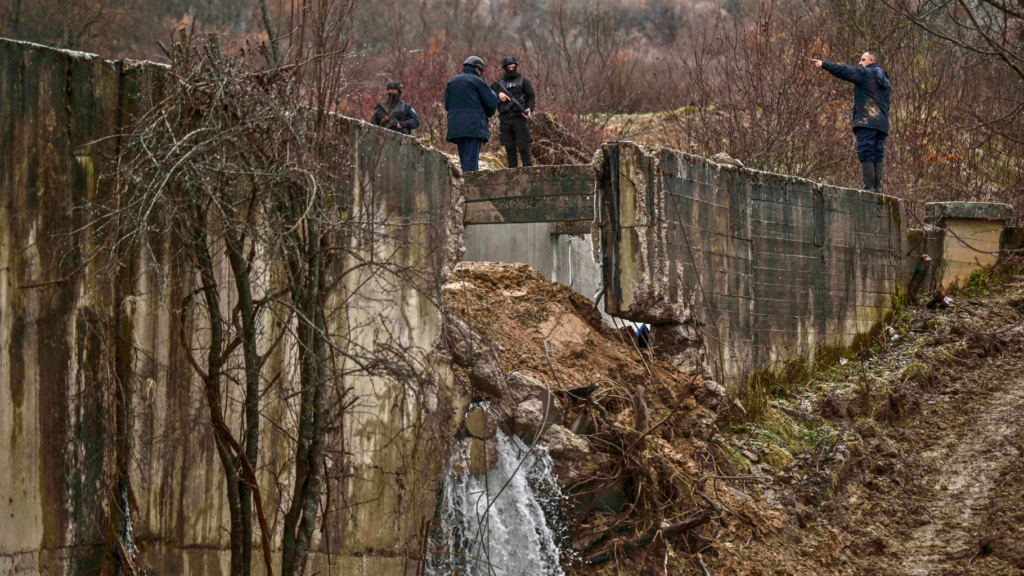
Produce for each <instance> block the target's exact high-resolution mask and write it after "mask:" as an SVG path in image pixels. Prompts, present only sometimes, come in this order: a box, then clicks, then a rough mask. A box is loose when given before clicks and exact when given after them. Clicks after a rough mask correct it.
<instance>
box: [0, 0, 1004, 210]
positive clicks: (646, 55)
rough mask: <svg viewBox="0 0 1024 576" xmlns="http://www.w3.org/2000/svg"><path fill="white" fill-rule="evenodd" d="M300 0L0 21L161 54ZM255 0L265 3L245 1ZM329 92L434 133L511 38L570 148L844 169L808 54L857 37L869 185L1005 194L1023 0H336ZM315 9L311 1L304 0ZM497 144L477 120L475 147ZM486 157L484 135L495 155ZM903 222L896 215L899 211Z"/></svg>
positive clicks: (246, 0) (113, 49)
mask: <svg viewBox="0 0 1024 576" xmlns="http://www.w3.org/2000/svg"><path fill="white" fill-rule="evenodd" d="M319 2H320V0H145V1H144V0H116V1H115V0H0V35H3V36H5V37H8V38H17V39H22V40H28V41H32V42H38V43H41V44H46V45H50V46H55V47H60V48H67V49H74V50H84V51H89V52H96V53H99V54H101V55H103V56H104V57H107V58H134V59H150V60H156V61H161V60H164V61H166V57H165V55H164V53H163V52H162V51H161V49H160V48H159V47H158V45H157V40H161V41H163V42H164V43H165V44H166V43H169V42H170V41H171V39H172V37H173V36H174V35H175V32H176V31H180V30H181V29H183V28H185V29H188V30H190V31H193V30H194V32H195V33H216V34H219V35H221V38H222V44H223V45H224V46H226V47H228V49H235V50H242V49H245V48H246V46H255V47H257V48H258V47H259V43H260V42H264V41H265V40H266V39H267V37H268V30H267V28H268V26H267V22H270V23H271V24H270V27H272V28H273V30H271V31H270V34H273V35H274V36H275V37H277V38H280V44H281V49H282V51H289V52H291V53H292V54H293V55H295V54H301V51H302V50H303V43H304V41H305V40H304V39H303V37H302V36H303V34H302V30H303V29H304V28H303V18H304V15H307V14H309V13H312V12H317V11H316V10H315V8H316V6H315V5H316V4H317V3H319ZM263 10H266V17H264V13H263ZM333 10H334V14H333V15H332V18H337V19H338V22H339V23H340V24H341V26H343V27H344V29H345V30H346V33H347V35H348V43H347V44H346V45H345V46H344V49H345V50H346V51H347V58H345V59H344V62H345V64H344V66H345V67H346V70H344V74H343V78H344V81H345V89H344V90H342V91H340V92H339V93H340V94H344V96H342V97H339V98H338V101H337V102H334V103H332V105H333V106H335V107H336V108H337V110H338V111H340V112H343V113H345V114H348V115H351V116H356V117H363V118H368V117H369V116H370V115H371V114H372V107H373V103H374V102H375V101H376V100H377V99H380V98H382V97H383V95H382V93H383V91H384V85H385V83H386V82H387V81H388V80H389V79H398V80H401V81H402V82H403V84H404V85H405V93H404V95H403V97H404V99H405V100H407V101H409V102H410V103H411V104H412V105H413V106H414V107H415V108H416V109H417V111H418V112H419V114H420V116H421V118H422V120H423V126H422V127H421V129H420V130H419V131H418V133H417V134H416V135H417V136H418V137H420V138H423V139H424V140H426V141H429V143H430V144H431V145H433V146H436V147H438V148H442V149H445V150H446V151H449V152H450V151H451V150H448V148H450V146H449V145H448V144H447V143H445V142H444V137H445V122H446V121H445V113H444V109H443V103H442V100H443V94H444V88H445V83H446V81H447V79H448V78H449V77H450V76H451V75H452V74H455V73H457V72H459V71H460V70H461V63H462V61H463V60H464V59H465V58H466V57H467V56H469V55H470V54H476V55H479V56H481V57H483V58H484V59H485V61H486V62H487V63H488V69H487V72H486V74H485V75H486V77H487V78H488V80H493V79H494V78H496V77H497V75H498V74H499V73H500V69H499V65H498V62H499V60H500V58H501V57H502V56H505V55H507V54H514V55H515V56H517V57H518V58H519V59H520V62H521V64H522V65H521V68H522V71H523V73H524V74H525V75H526V76H527V77H529V78H530V79H531V81H532V82H533V85H534V87H535V89H536V90H537V94H538V104H537V108H538V112H546V113H547V114H548V115H550V118H553V119H554V120H556V121H557V123H558V127H557V129H554V130H552V129H550V128H545V127H540V128H537V129H535V132H537V131H538V130H539V131H541V132H543V137H544V138H546V139H547V140H548V141H549V143H550V140H552V139H560V140H562V142H560V143H559V145H560V146H561V152H560V153H549V154H543V153H542V154H540V155H539V159H540V160H541V161H542V162H545V161H546V162H581V161H584V160H583V159H584V158H585V157H586V156H587V155H588V154H589V152H590V151H591V150H593V149H595V148H596V147H597V146H598V145H599V143H600V142H602V141H604V140H608V139H629V140H635V141H638V142H641V143H646V144H660V145H665V146H670V147H673V148H677V149H680V150H684V151H688V152H692V153H694V154H699V155H703V156H709V155H712V154H715V153H717V152H727V153H728V154H730V155H731V156H733V157H734V158H737V159H740V160H741V161H743V162H744V163H745V164H746V165H747V166H749V167H753V168H758V169H763V170H770V171H775V172H782V173H786V174H793V175H798V176H802V177H806V178H810V179H813V180H816V181H820V182H826V183H831V184H839V185H847V186H854V187H859V186H858V183H859V175H860V172H859V165H858V163H857V160H856V155H855V152H854V146H853V135H852V132H851V131H850V112H849V111H850V106H851V105H852V88H851V86H850V85H849V84H845V83H843V82H840V81H838V80H836V79H834V78H832V77H831V76H829V75H828V74H826V73H824V72H822V71H821V70H819V69H817V68H815V67H814V66H813V65H812V63H811V62H810V60H809V59H810V58H812V57H813V58H823V59H827V60H833V61H837V62H843V63H848V64H855V63H856V62H857V60H858V58H859V55H860V54H861V53H862V52H864V51H866V50H872V51H875V52H877V53H878V54H879V57H880V63H881V66H882V67H883V68H884V69H886V70H887V71H888V73H889V76H890V78H891V79H892V82H893V96H892V101H893V107H892V110H891V112H890V118H891V120H892V126H893V131H892V133H891V135H890V138H889V140H888V146H887V154H886V177H885V182H884V186H883V191H884V192H886V193H890V194H894V195H897V196H901V197H903V198H905V199H907V200H908V201H909V202H910V207H911V208H912V210H911V212H912V214H914V215H915V216H914V217H915V218H916V217H917V216H918V215H920V208H921V205H922V203H923V202H927V201H938V200H985V201H1002V202H1009V203H1011V204H1014V205H1015V206H1016V208H1017V209H1018V212H1021V211H1024V0H877V1H873V0H772V1H764V2H752V1H745V0H723V1H721V2H709V1H706V0H679V1H677V0H615V1H608V0H605V1H597V2H593V1H589V0H372V1H371V0H346V1H345V2H343V3H342V4H341V5H339V6H338V7H336V8H333ZM321 12H322V11H320V12H317V13H321ZM497 149H498V145H497V142H496V138H494V139H492V141H491V143H490V144H489V145H488V148H487V150H488V151H491V152H495V151H497ZM496 156H497V157H499V158H500V157H501V156H502V155H501V154H496ZM911 224H913V222H911Z"/></svg>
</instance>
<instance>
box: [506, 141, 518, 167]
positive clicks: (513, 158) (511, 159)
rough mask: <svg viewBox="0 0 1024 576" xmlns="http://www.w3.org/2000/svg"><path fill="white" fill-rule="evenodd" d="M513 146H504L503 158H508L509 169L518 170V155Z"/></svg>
mask: <svg viewBox="0 0 1024 576" xmlns="http://www.w3.org/2000/svg"><path fill="white" fill-rule="evenodd" d="M518 152H519V151H518V150H516V147H515V145H514V144H513V145H512V146H505V156H506V157H507V158H508V167H509V168H519V155H518Z"/></svg>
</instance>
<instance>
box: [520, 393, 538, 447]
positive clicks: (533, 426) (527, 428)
mask: <svg viewBox="0 0 1024 576" xmlns="http://www.w3.org/2000/svg"><path fill="white" fill-rule="evenodd" d="M544 423H545V414H544V403H543V402H541V401H540V399H539V398H527V399H526V400H524V401H523V402H521V403H519V405H518V406H516V423H515V428H514V429H513V431H514V432H515V434H516V436H519V437H520V438H522V440H523V442H526V443H527V444H532V443H533V439H534V438H535V437H536V435H537V432H538V431H540V430H541V429H542V427H543V425H544Z"/></svg>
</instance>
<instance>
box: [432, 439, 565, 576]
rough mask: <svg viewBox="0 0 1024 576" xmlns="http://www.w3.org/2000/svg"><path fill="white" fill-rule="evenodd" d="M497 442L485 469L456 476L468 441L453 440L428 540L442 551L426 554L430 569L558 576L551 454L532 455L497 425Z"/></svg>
mask: <svg viewBox="0 0 1024 576" xmlns="http://www.w3.org/2000/svg"><path fill="white" fill-rule="evenodd" d="M497 442H498V459H497V464H496V465H495V467H494V469H493V470H491V471H490V472H489V473H488V474H486V475H484V474H480V475H470V474H467V473H462V474H461V475H460V474H459V473H458V471H459V470H466V469H467V467H468V465H469V442H457V443H456V444H455V445H454V446H453V447H452V462H451V464H450V465H449V469H448V475H447V476H446V477H445V479H444V480H443V482H442V484H441V488H440V490H439V497H440V501H439V502H438V512H439V518H440V523H439V526H438V529H437V530H435V533H434V536H433V537H432V540H433V542H432V543H431V548H433V549H434V550H443V553H439V554H438V556H436V557H435V558H434V559H433V560H432V561H431V563H430V565H429V566H428V568H427V574H428V576H442V575H445V576H447V575H450V574H466V575H467V576H527V575H530V576H534V575H536V576H563V572H562V567H561V555H562V550H561V549H560V547H559V544H558V543H559V542H560V541H561V540H564V538H565V530H566V527H565V526H564V525H563V523H562V522H560V521H558V520H557V517H558V516H559V513H560V510H561V509H562V507H563V504H564V500H565V497H564V495H563V494H562V491H561V489H560V488H559V487H558V484H557V482H556V481H555V477H554V475H553V474H552V473H551V466H552V462H551V457H550V456H548V454H547V451H546V450H544V449H542V448H539V447H538V448H535V449H534V451H533V453H532V454H530V450H529V447H528V446H526V445H524V444H523V442H522V441H521V440H520V439H519V438H518V437H516V436H508V435H506V434H505V433H504V432H502V431H501V430H500V429H499V430H498V433H497ZM552 526H554V528H552Z"/></svg>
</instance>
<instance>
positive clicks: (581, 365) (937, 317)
mask: <svg viewBox="0 0 1024 576" xmlns="http://www.w3.org/2000/svg"><path fill="white" fill-rule="evenodd" d="M1022 268H1024V267H1021V266H1017V267H1016V268H1011V269H1010V272H1007V271H1006V269H1005V268H1004V269H1001V271H994V272H992V273H991V275H990V277H991V278H994V279H996V280H994V281H992V282H988V283H986V281H985V279H984V278H981V277H980V276H979V279H978V280H979V282H977V283H975V284H973V285H969V286H968V287H966V289H962V290H961V291H960V292H959V293H954V294H950V295H948V298H944V302H946V303H947V306H946V307H945V308H935V309H929V308H927V307H925V306H924V305H922V306H913V307H906V308H902V309H900V310H897V311H896V313H895V314H894V316H893V317H892V318H891V320H890V322H889V325H888V326H886V327H885V328H884V329H883V330H882V331H881V332H880V333H879V334H877V335H876V336H875V337H874V339H873V340H871V342H870V343H868V344H867V345H866V346H865V347H864V348H863V349H861V350H858V351H847V352H846V353H845V354H844V356H843V357H842V358H839V359H837V361H836V362H834V363H829V364H826V365H821V366H818V367H817V368H816V369H815V370H813V371H811V372H810V373H809V374H805V375H803V376H801V377H800V379H799V380H792V379H790V380H786V379H784V378H780V379H776V380H772V381H767V382H765V383H763V385H759V386H757V387H752V388H751V393H752V394H761V395H763V396H764V397H763V398H761V399H760V400H759V401H760V403H761V404H762V405H764V406H766V407H767V408H766V410H765V411H764V412H763V413H761V414H759V415H756V416H755V415H744V414H742V413H741V412H740V411H738V410H736V409H734V408H733V407H734V406H737V405H738V403H737V402H736V401H735V400H736V399H732V398H727V397H726V396H725V394H724V389H722V387H721V386H719V385H718V384H717V383H715V382H713V381H711V380H708V379H706V375H705V374H700V373H698V372H696V371H693V370H689V371H687V370H683V369H680V368H679V367H677V366H675V365H673V364H672V357H671V354H670V353H666V351H665V350H661V349H659V348H658V346H657V340H656V339H655V340H654V344H655V345H654V346H653V348H642V347H640V345H639V343H638V342H637V341H636V340H635V339H634V338H633V335H632V334H631V332H630V330H628V329H625V328H624V329H621V330H612V329H610V328H608V327H606V326H603V325H602V323H601V320H600V317H599V314H598V313H597V311H596V310H595V309H594V308H593V306H592V305H591V304H590V302H589V301H587V300H586V299H585V298H582V297H579V296H577V295H575V294H574V293H573V292H571V291H570V290H569V289H568V288H566V287H563V286H559V285H556V284H553V283H550V282H548V281H546V280H545V279H544V278H543V277H542V276H541V275H540V274H539V273H537V272H535V271H533V270H531V269H530V268H528V267H526V266H521V265H506V264H490V263H477V264H462V265H460V267H459V269H458V270H457V272H456V274H455V275H454V276H453V278H452V280H451V282H450V283H449V284H448V285H447V286H445V297H446V301H447V304H448V306H449V308H450V312H451V316H450V321H449V325H448V327H447V331H448V332H447V333H448V336H449V338H453V337H454V340H453V341H452V347H453V349H454V350H456V353H454V354H453V355H454V356H455V357H456V358H455V361H456V362H455V363H456V364H457V365H458V366H461V367H462V368H458V369H457V378H458V380H459V384H460V386H461V387H462V388H461V389H462V390H463V392H464V394H465V398H463V399H462V400H461V401H462V402H463V403H464V405H465V406H469V405H471V404H472V403H485V404H486V405H487V406H488V414H493V415H494V416H495V418H494V423H493V427H494V428H497V427H501V428H503V429H505V430H507V431H509V433H513V434H517V435H519V436H520V437H521V438H523V439H526V440H527V441H528V442H529V443H532V442H534V441H536V442H537V444H538V445H543V446H546V447H548V450H549V452H550V454H551V455H552V457H553V458H554V461H555V471H556V473H557V474H558V476H559V479H560V481H561V483H562V485H563V487H564V489H565V490H566V491H567V492H568V493H569V494H570V495H571V497H572V498H571V500H572V509H571V510H568V511H566V512H567V513H566V517H568V518H570V524H571V526H570V531H569V540H570V541H571V545H572V547H573V549H574V550H575V551H576V553H577V556H576V557H575V559H573V560H572V561H571V563H570V565H568V566H567V568H566V570H567V573H571V574H708V575H710V574H725V575H768V574H772V575H775V574H792V575H819V574H851V575H852V574H979V575H980V574H1007V575H1009V574H1022V573H1024V545H1022V544H1021V542H1022V541H1024V539H1022V536H1024V468H1022V464H1021V462H1024V443H1022V441H1021V438H1022V436H1024V435H1022V434H1021V431H1022V430H1024V270H1022ZM927 300H928V299H922V302H924V301H927ZM460 342H461V344H460ZM460 346H461V349H460V348H459V347H460ZM743 400H749V399H743ZM480 418H481V416H480V415H476V414H471V416H469V417H467V420H466V426H465V427H460V430H463V431H462V432H461V433H462V434H468V435H470V436H472V437H473V438H474V439H479V440H480V442H481V444H480V450H479V454H480V462H479V464H478V465H479V468H478V469H482V470H486V469H487V466H488V463H487V458H488V453H489V451H488V450H487V447H486V441H485V440H486V437H488V435H493V432H488V431H484V432H479V431H478V430H481V429H482V427H481V425H479V424H478V423H477V420H478V419H480ZM494 428H492V429H494Z"/></svg>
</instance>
